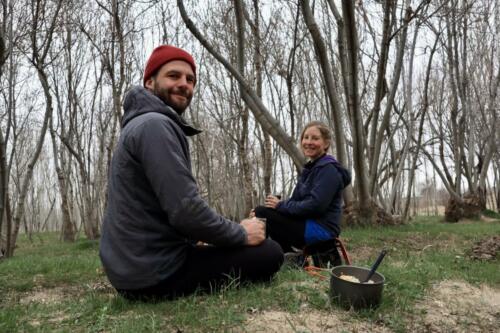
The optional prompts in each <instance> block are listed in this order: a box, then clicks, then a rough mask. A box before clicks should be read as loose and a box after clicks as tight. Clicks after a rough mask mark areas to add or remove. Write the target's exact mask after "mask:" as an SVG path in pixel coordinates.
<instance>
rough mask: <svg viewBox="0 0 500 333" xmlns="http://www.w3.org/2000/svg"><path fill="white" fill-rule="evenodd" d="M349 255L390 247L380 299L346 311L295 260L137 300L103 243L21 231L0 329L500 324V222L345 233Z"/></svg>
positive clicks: (364, 257)
mask: <svg viewBox="0 0 500 333" xmlns="http://www.w3.org/2000/svg"><path fill="white" fill-rule="evenodd" d="M342 237H343V240H344V243H345V245H346V246H347V248H348V251H349V254H350V257H351V260H352V262H353V264H354V265H357V266H370V265H371V263H372V262H373V261H374V260H375V258H376V257H377V255H378V253H379V252H380V250H381V249H382V248H385V249H387V250H388V254H387V256H386V258H385V259H384V261H383V262H382V264H381V266H380V268H379V270H378V271H379V272H380V273H382V274H383V275H384V276H385V278H386V283H385V286H384V292H383V298H382V303H381V305H380V306H379V307H378V308H376V309H370V310H361V311H354V310H352V309H351V310H344V309H343V308H341V307H339V306H338V305H336V304H332V303H331V302H330V300H329V297H328V293H329V281H328V279H325V280H321V279H319V278H317V277H314V276H311V275H308V274H307V273H306V272H304V271H303V270H301V269H298V268H294V267H291V266H285V267H283V269H282V270H281V271H280V272H279V274H278V275H277V276H276V278H275V280H274V281H273V282H272V283H270V284H263V285H250V286H241V287H238V286H237V283H234V284H233V285H230V286H227V287H226V288H224V289H223V290H220V291H219V292H218V293H216V294H213V295H203V294H200V295H194V296H190V297H186V298H183V299H179V300H176V301H165V302H160V303H156V304H147V303H133V302H129V301H126V300H124V299H123V298H121V297H119V296H118V295H117V294H116V292H115V291H114V289H113V288H112V287H111V286H110V285H109V283H108V282H107V279H106V277H105V275H104V273H103V271H102V268H101V265H100V262H99V258H98V243H97V242H93V241H88V240H85V239H80V240H78V241H77V242H75V243H73V244H63V243H60V242H59V241H58V240H57V235H54V234H43V235H36V236H35V237H34V238H33V239H32V241H29V240H28V239H27V238H25V237H22V238H21V239H20V243H19V247H18V249H17V250H16V254H15V257H14V258H10V259H8V260H3V261H0V332H69V331H71V332H176V333H179V332H497V330H498V327H500V274H499V273H498V272H499V269H500V265H499V261H500V260H499V257H500V253H499V252H500V220H499V219H495V218H485V219H481V220H477V221H462V222H459V223H454V224H449V223H443V222H441V218H440V217H419V218H415V219H414V220H413V221H412V222H410V223H408V224H406V225H403V226H393V227H376V228H352V229H347V230H345V231H344V232H343V234H342Z"/></svg>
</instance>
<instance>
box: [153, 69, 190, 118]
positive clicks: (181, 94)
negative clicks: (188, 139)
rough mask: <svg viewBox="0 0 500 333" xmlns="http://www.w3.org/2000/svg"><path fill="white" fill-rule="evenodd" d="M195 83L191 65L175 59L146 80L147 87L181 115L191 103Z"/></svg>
mask: <svg viewBox="0 0 500 333" xmlns="http://www.w3.org/2000/svg"><path fill="white" fill-rule="evenodd" d="M195 83H196V77H195V76H194V73H193V69H192V68H191V66H190V65H189V64H188V63H187V62H185V61H182V60H173V61H170V62H167V63H166V64H165V65H163V66H162V67H161V68H160V70H159V71H158V72H157V73H156V75H155V76H154V77H151V78H150V79H149V80H147V81H146V88H147V89H149V90H151V91H152V92H153V93H154V94H155V95H156V96H158V97H159V98H160V99H161V100H162V101H163V102H165V104H167V105H169V106H171V107H172V108H173V109H174V110H175V111H176V112H177V113H178V114H180V115H181V114H182V113H183V112H184V110H186V108H187V107H188V106H189V104H190V103H191V99H192V98H193V90H194V85H195Z"/></svg>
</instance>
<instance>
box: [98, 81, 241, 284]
mask: <svg viewBox="0 0 500 333" xmlns="http://www.w3.org/2000/svg"><path fill="white" fill-rule="evenodd" d="M124 110H125V114H124V116H123V119H122V130H121V135H120V140H119V142H118V144H117V146H116V148H115V151H114V154H113V160H112V162H111V167H110V172H109V179H108V202H107V207H106V211H105V215H104V220H103V223H102V236H101V242H100V252H99V254H100V257H101V261H102V264H103V266H104V270H105V272H106V274H107V276H108V278H109V280H110V282H111V284H112V285H113V286H114V287H115V288H117V289H140V288H144V287H149V286H153V285H156V284H158V283H160V282H161V281H163V280H165V279H166V278H168V277H169V276H170V275H172V274H173V273H174V272H176V270H178V269H179V268H180V267H181V266H182V264H183V263H184V261H185V259H186V254H187V251H188V249H189V247H190V246H193V244H195V242H196V241H198V240H201V241H204V242H207V243H211V244H214V245H217V246H241V245H244V244H245V242H246V238H247V236H246V232H245V230H244V229H243V227H241V226H240V225H239V224H236V223H233V222H231V221H229V220H227V219H225V218H223V217H222V216H220V215H219V214H217V213H216V212H215V211H214V210H212V209H211V208H210V207H209V206H208V205H207V203H206V202H205V201H204V200H203V199H202V198H201V197H200V194H199V193H198V187H197V185H196V181H195V179H194V177H193V175H192V172H191V160H190V156H189V145H188V141H187V138H186V136H191V135H195V134H198V133H199V131H198V130H196V129H194V128H193V127H191V126H189V125H187V124H186V123H185V122H184V121H183V120H182V119H181V118H180V117H179V116H178V115H177V113H176V112H175V111H174V110H173V109H171V108H170V107H169V106H167V105H166V104H165V103H163V101H162V100H160V99H159V98H158V97H156V96H155V95H153V94H152V93H151V92H149V91H148V90H146V89H145V88H143V87H134V88H132V89H131V90H130V91H129V92H128V94H127V96H126V98H125V101H124Z"/></svg>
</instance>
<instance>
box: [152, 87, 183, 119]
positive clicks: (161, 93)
mask: <svg viewBox="0 0 500 333" xmlns="http://www.w3.org/2000/svg"><path fill="white" fill-rule="evenodd" d="M153 93H154V94H155V95H156V96H158V97H159V98H160V99H161V100H162V101H163V102H164V103H165V104H167V105H168V106H170V107H171V108H172V109H174V110H175V112H177V113H178V114H179V115H182V114H183V113H184V111H185V110H186V109H187V107H188V106H189V104H190V103H191V99H192V98H193V94H192V93H190V92H189V91H188V90H186V89H179V88H161V87H158V85H155V87H154V91H153ZM175 95H180V96H183V97H185V100H179V99H178V97H177V96H175ZM176 98H177V99H176Z"/></svg>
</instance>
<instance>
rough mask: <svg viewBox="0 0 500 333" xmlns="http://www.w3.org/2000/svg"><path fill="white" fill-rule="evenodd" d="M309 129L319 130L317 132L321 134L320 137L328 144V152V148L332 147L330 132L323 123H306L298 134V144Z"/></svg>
mask: <svg viewBox="0 0 500 333" xmlns="http://www.w3.org/2000/svg"><path fill="white" fill-rule="evenodd" d="M309 127H316V128H317V129H318V130H319V132H320V133H321V137H322V138H323V140H325V142H326V143H327V144H328V147H327V148H326V150H328V149H329V148H330V146H331V145H332V132H331V131H330V129H329V128H328V126H326V125H325V123H323V122H321V121H311V122H309V123H307V124H306V126H304V129H303V130H302V133H301V134H300V142H302V139H303V138H304V134H305V133H306V131H307V129H308V128H309Z"/></svg>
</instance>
